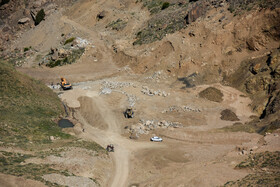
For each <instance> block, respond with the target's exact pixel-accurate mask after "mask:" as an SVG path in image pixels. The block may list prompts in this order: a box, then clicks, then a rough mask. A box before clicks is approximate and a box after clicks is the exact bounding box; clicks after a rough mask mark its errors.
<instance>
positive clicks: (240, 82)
mask: <svg viewBox="0 0 280 187" xmlns="http://www.w3.org/2000/svg"><path fill="white" fill-rule="evenodd" d="M225 81H226V82H229V83H230V85H231V86H233V87H236V88H238V89H240V90H241V91H243V92H246V93H247V94H248V95H249V96H250V97H251V99H252V104H251V106H252V109H253V110H254V112H256V113H257V114H258V116H259V118H260V119H262V121H260V122H259V123H258V125H257V126H259V128H260V131H259V132H265V131H266V130H268V129H271V128H270V126H273V128H274V129H275V128H276V127H277V128H279V127H280V125H279V124H278V123H277V119H278V118H279V115H280V49H277V50H275V51H273V52H271V53H270V54H268V55H265V56H263V57H259V58H254V59H251V60H247V61H244V62H243V63H242V64H241V66H240V68H239V69H238V70H237V71H236V72H235V73H234V74H232V75H231V76H229V77H227V78H226V79H225ZM278 122H279V120H278ZM275 124H278V125H275Z"/></svg>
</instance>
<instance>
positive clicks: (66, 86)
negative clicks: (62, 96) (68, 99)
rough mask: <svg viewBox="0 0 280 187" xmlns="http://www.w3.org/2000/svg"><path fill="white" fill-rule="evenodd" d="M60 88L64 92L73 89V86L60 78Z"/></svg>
mask: <svg viewBox="0 0 280 187" xmlns="http://www.w3.org/2000/svg"><path fill="white" fill-rule="evenodd" d="M60 86H61V88H62V89H63V90H70V89H72V85H71V84H70V83H69V82H67V81H66V79H65V78H63V77H61V78H60Z"/></svg>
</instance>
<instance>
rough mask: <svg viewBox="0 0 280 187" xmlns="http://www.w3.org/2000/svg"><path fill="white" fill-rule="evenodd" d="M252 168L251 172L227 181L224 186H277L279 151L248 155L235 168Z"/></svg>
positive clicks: (279, 179)
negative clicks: (239, 178)
mask: <svg viewBox="0 0 280 187" xmlns="http://www.w3.org/2000/svg"><path fill="white" fill-rule="evenodd" d="M243 168H246V169H252V170H253V171H254V173H253V174H250V175H247V176H246V177H244V178H243V179H241V180H237V181H229V182H227V183H226V184H225V185H224V186H278V185H279V183H280V177H279V176H280V172H279V171H280V170H279V169H280V152H279V151H276V152H264V153H256V154H253V155H250V156H249V157H248V159H246V160H245V161H243V162H241V163H240V164H238V165H237V166H236V169H243Z"/></svg>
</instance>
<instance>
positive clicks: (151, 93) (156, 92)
mask: <svg viewBox="0 0 280 187" xmlns="http://www.w3.org/2000/svg"><path fill="white" fill-rule="evenodd" d="M141 92H142V93H143V94H145V95H149V96H154V95H157V96H162V97H167V96H169V95H170V93H166V92H165V91H161V90H153V89H149V88H148V87H147V86H143V87H142V90H141Z"/></svg>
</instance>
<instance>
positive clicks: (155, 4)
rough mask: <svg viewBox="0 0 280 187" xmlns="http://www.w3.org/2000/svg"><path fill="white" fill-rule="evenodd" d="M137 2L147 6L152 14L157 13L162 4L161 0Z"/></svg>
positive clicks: (140, 0)
mask: <svg viewBox="0 0 280 187" xmlns="http://www.w3.org/2000/svg"><path fill="white" fill-rule="evenodd" d="M137 2H141V3H143V6H144V7H147V8H148V10H149V11H150V12H151V13H152V14H155V13H158V12H159V11H160V10H161V7H162V4H163V2H162V1H161V0H139V1H137Z"/></svg>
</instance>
